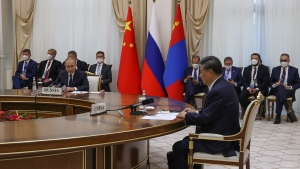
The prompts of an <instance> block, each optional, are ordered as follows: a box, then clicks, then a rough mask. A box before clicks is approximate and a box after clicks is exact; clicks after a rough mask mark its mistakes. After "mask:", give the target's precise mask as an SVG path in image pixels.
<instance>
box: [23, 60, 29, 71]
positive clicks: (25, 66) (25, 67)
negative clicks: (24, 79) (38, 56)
mask: <svg viewBox="0 0 300 169" xmlns="http://www.w3.org/2000/svg"><path fill="white" fill-rule="evenodd" d="M27 64H28V62H25V65H24V72H26V69H27Z"/></svg>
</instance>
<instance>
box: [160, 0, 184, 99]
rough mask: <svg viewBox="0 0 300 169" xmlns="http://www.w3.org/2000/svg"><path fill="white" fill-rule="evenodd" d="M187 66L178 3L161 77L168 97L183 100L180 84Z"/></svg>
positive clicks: (182, 88)
mask: <svg viewBox="0 0 300 169" xmlns="http://www.w3.org/2000/svg"><path fill="white" fill-rule="evenodd" d="M187 67H188V58H187V50H186V43H185V37H184V30H183V23H182V16H181V11H180V4H178V5H177V11H176V15H175V20H174V24H173V31H172V35H171V41H170V46H169V51H168V56H167V62H166V67H165V72H164V77H163V79H164V84H165V87H166V90H167V92H168V95H169V98H170V99H174V100H179V101H183V91H184V85H182V84H181V79H182V77H183V74H184V70H185V68H187Z"/></svg>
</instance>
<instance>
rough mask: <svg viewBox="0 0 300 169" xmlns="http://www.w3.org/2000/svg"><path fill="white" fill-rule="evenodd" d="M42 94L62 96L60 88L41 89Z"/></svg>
mask: <svg viewBox="0 0 300 169" xmlns="http://www.w3.org/2000/svg"><path fill="white" fill-rule="evenodd" d="M42 94H48V95H62V89H61V88H52V87H42Z"/></svg>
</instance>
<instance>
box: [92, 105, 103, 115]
mask: <svg viewBox="0 0 300 169" xmlns="http://www.w3.org/2000/svg"><path fill="white" fill-rule="evenodd" d="M91 107H92V108H91V116H93V115H98V114H103V113H106V102H102V103H96V104H92V106H91Z"/></svg>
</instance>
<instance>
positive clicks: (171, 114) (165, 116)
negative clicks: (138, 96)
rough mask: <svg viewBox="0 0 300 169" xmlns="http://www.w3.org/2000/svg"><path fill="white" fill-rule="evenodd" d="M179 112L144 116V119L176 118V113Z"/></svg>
mask: <svg viewBox="0 0 300 169" xmlns="http://www.w3.org/2000/svg"><path fill="white" fill-rule="evenodd" d="M177 114H179V113H169V114H157V115H155V116H144V117H142V119H152V120H174V119H175V118H176V115H177Z"/></svg>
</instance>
